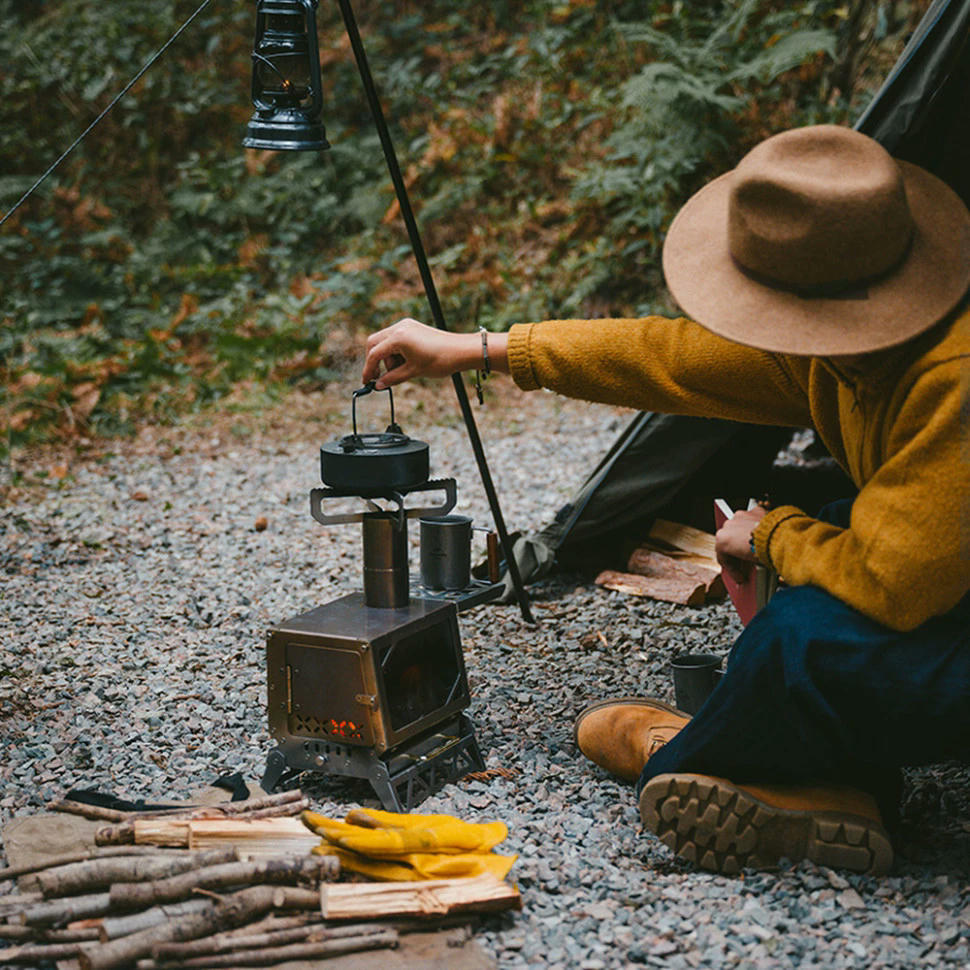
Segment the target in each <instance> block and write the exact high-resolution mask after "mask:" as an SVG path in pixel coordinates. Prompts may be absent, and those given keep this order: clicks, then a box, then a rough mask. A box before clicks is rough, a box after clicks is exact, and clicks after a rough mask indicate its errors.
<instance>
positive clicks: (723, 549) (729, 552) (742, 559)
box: [714, 505, 766, 583]
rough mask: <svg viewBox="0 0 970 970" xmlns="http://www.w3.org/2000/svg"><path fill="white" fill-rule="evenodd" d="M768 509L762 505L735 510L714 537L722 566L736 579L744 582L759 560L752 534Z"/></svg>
mask: <svg viewBox="0 0 970 970" xmlns="http://www.w3.org/2000/svg"><path fill="white" fill-rule="evenodd" d="M765 511H766V509H764V508H762V507H761V506H760V505H759V506H757V507H756V508H753V509H747V510H746V511H743V512H735V513H734V515H732V516H731V518H730V519H728V520H727V522H725V523H724V525H722V526H721V528H720V529H718V530H717V535H716V536H715V537H714V551H715V552H716V554H717V561H718V562H719V563H720V564H721V568H722V569H723V570H724V571H725V572H726V573H727V574H728V575H729V576H730V577H731V578H732V579H733V580H734V581H735V582H738V583H743V582H744V580H745V579H747V576H748V573H749V572H750V571H751V565H752V563H754V562H757V559H756V558H755V555H754V553H753V552H752V551H751V534H752V533H753V532H754V530H755V526H757V524H758V523H759V522H760V521H761V520H762V519H763V518H764V515H765Z"/></svg>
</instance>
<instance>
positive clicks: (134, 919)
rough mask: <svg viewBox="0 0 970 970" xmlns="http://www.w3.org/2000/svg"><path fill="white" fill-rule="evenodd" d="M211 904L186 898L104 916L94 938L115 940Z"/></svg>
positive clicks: (198, 910)
mask: <svg viewBox="0 0 970 970" xmlns="http://www.w3.org/2000/svg"><path fill="white" fill-rule="evenodd" d="M211 905H212V903H211V901H210V900H208V899H186V900H184V901H183V902H181V903H172V904H170V905H168V906H153V907H152V908H151V909H146V910H142V912H140V913H128V914H127V915H125V916H105V917H104V919H102V920H100V921H99V926H98V936H97V937H96V939H99V940H101V942H102V943H107V942H108V940H116V939H118V937H121V936H128V935H129V934H130V933H137V932H139V931H140V930H146V929H148V928H149V927H150V926H158V924H159V923H164V922H166V921H167V920H170V919H176V918H178V917H180V916H189V915H191V914H193V913H201V912H202V911H203V910H206V909H208V908H209V906H211Z"/></svg>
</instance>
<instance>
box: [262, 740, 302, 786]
mask: <svg viewBox="0 0 970 970" xmlns="http://www.w3.org/2000/svg"><path fill="white" fill-rule="evenodd" d="M287 774H293V775H297V774H299V772H293V771H290V769H289V767H288V765H287V763H286V755H285V754H283V752H282V751H281V750H280V749H279V748H273V750H272V751H270V753H269V755H268V756H267V758H266V770H265V771H264V772H263V777H262V780H261V781H260V783H259V785H260V787H261V788H262V789H263V791H264V792H266V794H267V795H272V794H273V792H274V791H276V787H277V785H279V783H280V781H281V780H282V779H283V776H284V775H287Z"/></svg>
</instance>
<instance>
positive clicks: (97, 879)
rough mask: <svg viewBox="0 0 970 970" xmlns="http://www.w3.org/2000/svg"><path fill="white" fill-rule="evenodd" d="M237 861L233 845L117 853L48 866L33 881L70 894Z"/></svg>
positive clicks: (45, 890)
mask: <svg viewBox="0 0 970 970" xmlns="http://www.w3.org/2000/svg"><path fill="white" fill-rule="evenodd" d="M238 861H239V855H238V853H237V852H236V850H235V849H232V848H228V849H209V850H208V851H206V852H184V853H179V854H175V853H169V854H166V855H154V856H117V857H114V858H107V859H90V860H88V861H86V862H72V863H71V864H70V865H66V866H59V867H57V868H55V869H47V870H45V871H43V872H39V873H37V875H36V876H34V877H33V881H34V882H36V884H37V887H38V889H40V891H41V893H42V894H43V895H44V896H45V897H48V898H49V897H51V896H73V895H76V894H77V893H85V892H89V893H90V892H95V891H96V890H98V889H108V888H109V887H110V886H111V885H112V884H114V883H117V882H145V881H148V880H157V879H165V878H167V877H169V876H176V875H179V874H180V873H183V872H188V871H189V870H191V869H199V868H201V867H204V866H215V865H220V864H222V863H227V862H238Z"/></svg>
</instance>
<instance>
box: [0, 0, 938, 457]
mask: <svg viewBox="0 0 970 970" xmlns="http://www.w3.org/2000/svg"><path fill="white" fill-rule="evenodd" d="M199 2H200V0H155V2H153V3H150V4H146V3H144V2H143V0H113V2H112V3H111V4H90V3H87V2H84V0H34V2H32V3H29V4H28V3H23V2H21V0H0V18H2V22H3V23H4V24H5V25H6V27H7V29H6V30H5V31H3V32H2V33H0V112H2V122H3V130H4V139H3V142H2V144H0V153H2V157H0V208H2V209H3V210H6V209H7V208H9V206H11V205H12V204H13V203H14V202H15V201H16V200H17V199H18V198H19V197H20V196H21V194H22V193H23V192H24V191H26V189H27V188H28V187H29V186H30V185H31V183H32V182H33V180H34V179H35V178H36V177H37V176H38V175H39V174H40V173H41V172H43V171H44V169H46V168H47V166H48V165H49V164H50V163H51V162H52V161H54V159H56V158H57V157H58V156H59V155H60V154H61V152H63V151H64V149H65V148H66V147H67V146H68V145H70V144H71V143H72V142H73V141H74V139H75V138H76V137H77V136H78V135H79V134H80V133H81V132H82V131H83V130H84V129H85V128H86V127H87V126H88V125H89V124H90V123H91V122H92V121H93V120H94V118H95V117H96V116H97V115H98V113H99V112H100V111H102V110H103V109H104V108H105V107H106V106H107V105H108V104H109V103H110V101H111V99H112V98H114V97H115V95H116V94H117V93H118V92H119V91H120V90H121V89H122V88H123V86H124V85H125V84H126V83H127V81H128V80H129V79H130V78H131V77H132V76H133V75H134V74H135V73H136V71H137V70H138V69H139V68H140V67H141V66H142V65H143V64H144V63H145V62H146V61H147V60H148V58H149V57H150V56H151V55H152V54H153V53H154V52H155V51H157V50H158V49H159V48H160V47H161V46H162V44H163V43H164V42H165V41H166V40H167V39H168V38H169V37H170V36H171V35H172V34H173V33H174V31H175V30H176V28H177V27H178V26H179V25H180V24H181V23H182V22H183V21H184V20H185V19H186V18H187V17H188V16H189V15H190V14H191V13H192V12H193V11H194V10H195V9H196V7H197V6H198V4H199ZM920 2H921V0H920ZM900 6H901V5H900V4H895V5H893V7H892V10H893V11H894V13H895V11H897V8H899V7H900ZM902 6H904V7H906V8H907V9H909V5H907V4H903V5H902ZM876 7H877V10H875V11H874V12H872V13H871V16H870V14H869V13H868V12H867V7H866V5H865V4H864V3H863V2H862V0H848V2H847V3H845V4H843V5H842V6H840V5H838V4H836V3H835V0H800V2H799V3H796V4H785V3H781V2H776V0H743V2H741V3H734V2H726V0H725V2H722V0H703V2H702V0H697V2H695V3H686V2H682V0H676V2H673V3H663V2H659V0H649V2H643V0H636V2H634V0H496V2H494V3H488V4H477V3H461V4H456V3H454V0H423V2H422V3H417V2H415V0H358V2H357V3H355V9H356V11H357V16H358V18H359V21H360V26H361V32H362V35H363V37H364V41H365V44H366V46H367V51H368V59H369V61H370V65H371V68H372V70H373V72H374V75H375V78H376V80H377V84H378V88H379V92H380V95H381V100H382V104H383V106H384V111H385V114H386V116H387V118H388V119H389V122H390V124H391V127H392V135H393V138H394V142H395V145H396V148H397V151H398V154H399V157H400V162H401V166H402V169H403V170H404V173H405V178H406V180H407V182H408V185H409V187H410V193H411V197H412V201H413V203H414V205H415V208H416V209H417V211H418V217H419V221H420V224H421V227H422V234H423V238H424V242H425V246H426V248H427V250H428V253H429V255H430V257H431V259H432V263H433V266H434V272H435V278H436V281H437V284H438V289H439V294H440V296H441V300H442V304H443V306H444V309H445V313H446V317H447V319H448V320H449V322H450V323H451V324H452V325H453V326H456V327H459V328H462V327H467V326H472V325H474V324H476V323H481V324H483V325H485V326H487V327H489V328H492V329H496V330H498V329H503V328H505V327H507V326H508V325H509V324H510V323H512V322H514V321H515V320H522V319H536V318H542V317H547V316H563V315H597V314H603V313H635V312H644V311H646V310H648V309H652V308H654V307H657V306H662V305H663V290H662V286H661V281H660V275H659V268H658V256H657V253H658V247H659V242H660V239H661V238H662V234H663V232H664V230H665V228H666V225H667V224H668V222H669V220H670V218H671V217H672V214H673V213H674V211H676V208H677V207H678V206H679V204H680V203H681V201H682V200H683V199H684V198H685V197H686V196H687V195H688V194H689V193H690V192H691V191H692V190H693V189H695V188H696V187H697V186H698V185H699V184H701V183H702V182H703V181H704V180H705V179H706V178H708V177H710V176H711V175H713V174H717V173H718V172H720V171H723V170H724V169H726V168H727V167H729V166H730V165H731V164H733V162H734V161H735V160H736V159H737V157H738V156H739V155H740V154H741V153H742V152H743V151H744V150H745V149H746V148H747V147H749V146H750V144H753V143H754V142H755V141H757V140H759V139H760V138H761V137H763V136H764V135H766V134H768V133H770V132H771V131H773V130H780V129H781V128H784V127H787V126H790V125H793V124H802V123H806V122H812V121H819V120H834V121H841V122H844V121H846V120H848V119H849V118H850V116H851V111H852V100H851V97H852V94H853V91H852V90H851V84H850V83H849V82H847V80H846V78H849V79H850V81H851V77H852V76H854V75H853V71H854V70H855V65H856V64H857V63H860V62H861V61H862V60H863V59H862V58H861V55H860V51H861V50H862V47H861V46H860V45H861V43H862V40H860V38H862V39H863V40H865V43H867V44H869V45H870V47H869V48H867V50H870V49H874V50H876V51H877V52H878V51H881V50H886V51H888V52H890V53H889V54H888V55H887V56H888V57H889V59H890V60H891V57H892V56H894V55H893V54H892V52H893V51H895V50H898V41H899V39H900V37H901V36H902V34H903V32H904V28H905V27H906V23H907V22H905V21H900V22H896V21H894V23H893V24H889V23H888V22H887V20H886V16H885V12H884V11H883V5H882V4H878V5H876ZM254 9H255V2H254V0H211V3H210V4H209V6H208V7H207V8H206V10H205V11H204V12H203V14H202V15H201V16H200V17H199V18H198V20H196V21H195V23H193V24H192V26H191V27H190V28H189V29H188V30H186V31H185V32H184V33H183V34H182V35H181V36H180V37H179V38H178V40H177V41H175V43H174V44H173V45H172V47H171V48H170V49H169V50H168V51H167V52H166V54H165V55H163V56H162V58H161V59H160V60H159V61H158V62H157V63H156V64H155V66H154V67H153V68H152V69H151V70H150V71H149V72H148V73H147V74H146V75H145V77H144V78H143V79H142V80H141V81H139V83H138V84H137V85H136V86H135V87H134V88H133V89H132V91H131V92H130V93H129V94H128V95H127V96H126V97H125V99H123V100H122V101H121V102H120V103H119V104H118V105H117V106H116V107H115V108H114V110H113V111H112V112H111V113H110V114H109V115H108V116H107V118H106V119H105V120H104V121H103V122H102V123H101V124H100V125H98V127H96V128H95V129H94V130H93V131H92V132H91V133H90V134H89V135H88V137H87V138H86V139H85V140H84V141H83V142H82V144H81V145H80V147H79V148H78V149H77V150H76V151H74V152H73V153H72V154H71V155H70V156H69V157H68V158H67V159H66V160H65V161H64V162H63V164H62V165H60V167H59V168H58V169H57V171H56V172H55V174H54V175H53V176H52V177H51V178H50V179H48V181H47V182H46V183H45V184H44V185H43V186H42V187H41V189H40V190H39V191H37V192H36V193H35V194H34V195H33V196H32V197H31V199H30V200H29V201H28V202H27V203H26V204H25V205H24V206H23V207H22V208H20V209H19V210H18V211H17V213H16V214H15V215H14V216H13V218H11V219H10V220H9V221H8V222H7V223H6V224H5V225H4V226H3V227H2V228H0V279H3V280H4V285H3V291H2V293H0V372H2V373H0V376H2V377H3V384H4V398H3V399H2V400H0V414H2V415H4V421H5V423H6V424H7V427H8V434H9V435H10V439H11V440H13V441H14V442H16V441H23V440H28V439H29V438H30V437H31V436H33V437H37V436H41V437H43V436H50V435H51V434H59V433H60V434H77V433H80V432H86V433H91V432H104V433H108V432H114V431H119V430H125V429H127V428H130V427H132V426H133V425H134V424H136V423H137V422H138V421H140V420H144V419H153V420H169V419H171V418H172V417H174V416H175V415H177V414H178V413H179V412H180V411H181V410H184V409H185V408H186V407H199V406H203V405H205V404H208V403H209V402H211V401H212V400H214V399H217V398H219V397H220V396H222V395H224V394H226V393H227V392H228V391H230V390H231V389H232V387H233V386H234V385H235V384H236V383H237V382H240V381H249V382H256V383H258V384H260V385H261V386H264V387H268V388H271V387H273V386H275V385H278V384H285V385H293V384H300V385H307V384H309V385H315V384H319V383H320V382H324V381H326V380H328V379H330V377H331V375H332V373H333V371H334V369H335V368H337V367H339V366H341V364H342V363H343V362H345V361H346V360H347V358H348V356H351V357H352V356H354V355H355V354H356V353H357V352H358V351H357V345H355V343H354V338H355V334H358V333H360V332H361V331H365V330H368V329H371V328H373V327H376V326H379V325H383V324H386V323H388V322H390V321H391V320H393V319H395V318H396V317H397V316H400V315H403V314H405V313H407V314H412V315H416V316H419V317H420V316H426V315H427V307H426V303H425V300H424V295H423V290H422V287H421V285H420V281H419V280H418V278H417V274H416V271H415V268H414V265H413V260H412V258H411V254H410V249H409V246H408V244H407V240H406V237H405V235H404V232H403V227H402V226H401V223H400V219H399V217H398V215H397V211H396V208H395V204H394V196H393V192H392V189H391V185H390V182H389V179H388V175H387V170H386V167H385V163H384V159H383V156H382V153H381V150H380V146H379V143H378V141H377V137H376V134H375V132H374V129H373V125H372V123H371V120H370V117H369V114H368V110H367V105H366V101H365V98H364V95H363V91H362V89H361V85H360V80H359V76H358V74H357V69H356V67H355V65H354V63H353V59H352V57H351V55H350V52H349V49H348V46H347V43H346V37H345V33H344V29H343V24H342V22H341V21H340V16H339V11H338V9H337V5H336V4H321V5H320V7H319V10H318V15H317V16H318V24H319V28H320V50H321V57H322V61H323V64H324V72H323V73H324V97H325V109H324V110H325V122H326V125H327V132H328V138H329V140H330V142H331V144H332V146H333V148H332V150H331V151H329V152H326V153H322V154H319V153H312V154H304V153H293V154H291V155H287V154H285V153H269V152H254V151H248V152H247V151H243V150H242V149H241V147H240V144H239V143H240V140H241V137H242V133H243V129H244V126H245V123H246V121H247V119H248V117H249V114H250V111H251V107H250V104H249V86H250V76H249V72H250V50H251V44H252V33H253V27H254V16H253V14H254ZM870 21H871V23H870ZM880 31H881V34H880V38H881V39H880V40H879V44H878V45H877V46H876V47H875V48H872V44H873V43H875V41H873V38H874V37H875V36H876V33H877V32H880ZM879 45H881V46H879ZM868 60H869V62H871V61H872V57H869V59H868ZM836 76H837V78H838V88H839V90H838V91H835V89H834V87H833V85H834V84H835V81H834V80H833V79H834V78H836ZM878 80H879V74H878V73H876V74H875V81H876V82H878ZM0 447H2V446H0Z"/></svg>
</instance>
